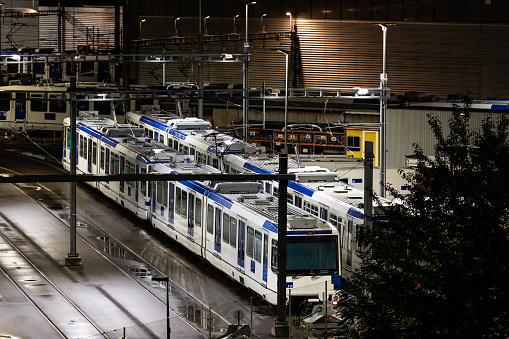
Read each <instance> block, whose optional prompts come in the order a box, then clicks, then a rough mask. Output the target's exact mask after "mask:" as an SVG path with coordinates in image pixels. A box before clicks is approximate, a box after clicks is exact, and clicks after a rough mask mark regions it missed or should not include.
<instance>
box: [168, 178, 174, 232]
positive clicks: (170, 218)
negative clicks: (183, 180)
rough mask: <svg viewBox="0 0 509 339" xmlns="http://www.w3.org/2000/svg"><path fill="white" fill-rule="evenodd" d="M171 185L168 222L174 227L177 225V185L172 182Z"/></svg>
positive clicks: (169, 189) (169, 188)
mask: <svg viewBox="0 0 509 339" xmlns="http://www.w3.org/2000/svg"><path fill="white" fill-rule="evenodd" d="M168 184H169V187H168V191H169V192H168V194H169V199H168V204H169V206H168V221H169V222H170V223H171V224H172V225H175V184H174V183H172V182H168Z"/></svg>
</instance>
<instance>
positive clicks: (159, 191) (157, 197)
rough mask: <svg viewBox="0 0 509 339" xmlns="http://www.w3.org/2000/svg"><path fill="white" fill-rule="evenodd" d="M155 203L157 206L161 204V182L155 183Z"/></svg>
mask: <svg viewBox="0 0 509 339" xmlns="http://www.w3.org/2000/svg"><path fill="white" fill-rule="evenodd" d="M156 201H157V203H158V204H161V205H162V204H163V182H162V181H156ZM165 206H166V205H165Z"/></svg>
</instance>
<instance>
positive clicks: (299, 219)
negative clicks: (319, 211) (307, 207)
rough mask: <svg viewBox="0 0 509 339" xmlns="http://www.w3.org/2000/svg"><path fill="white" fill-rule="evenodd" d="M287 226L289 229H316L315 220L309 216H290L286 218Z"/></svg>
mask: <svg viewBox="0 0 509 339" xmlns="http://www.w3.org/2000/svg"><path fill="white" fill-rule="evenodd" d="M287 220H288V226H289V227H290V228H291V229H313V228H316V219H315V218H313V217H312V216H310V215H304V216H302V215H291V216H288V217H287Z"/></svg>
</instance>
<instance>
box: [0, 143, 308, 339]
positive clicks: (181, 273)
mask: <svg viewBox="0 0 509 339" xmlns="http://www.w3.org/2000/svg"><path fill="white" fill-rule="evenodd" d="M2 146H4V145H1V144H0V147H2ZM10 146H12V147H13V148H12V149H16V148H17V147H18V145H10ZM22 146H23V148H25V149H24V150H23V152H17V153H15V154H16V156H19V158H16V160H15V161H11V160H12V159H13V158H14V155H13V154H14V153H12V152H10V151H9V150H10V148H9V146H7V147H2V150H3V151H2V153H4V152H6V154H10V158H11V159H9V160H10V161H7V162H6V161H2V160H1V159H4V160H5V159H6V157H5V156H1V157H0V166H1V167H3V168H0V172H3V171H4V168H5V167H9V168H11V169H13V170H15V171H17V172H19V173H23V174H34V173H37V174H55V173H58V172H59V171H60V168H59V164H58V163H56V162H51V161H50V160H48V157H47V156H46V155H44V156H42V159H41V157H37V156H35V157H34V156H33V155H38V152H37V149H35V150H34V149H33V146H32V145H30V144H26V143H25V144H23V145H22ZM46 146H49V145H46ZM47 148H49V149H50V151H49V152H50V153H53V154H55V156H59V154H60V149H61V147H60V146H59V145H58V143H55V144H54V145H52V147H47ZM21 159H25V160H21ZM28 196H30V197H31V198H28ZM62 198H63V200H62ZM67 201H69V184H67V183H45V184H44V186H42V185H39V184H37V183H33V184H21V185H17V186H16V187H15V186H13V185H6V184H3V185H0V206H1V208H0V212H1V213H3V214H4V215H5V216H6V217H7V219H8V220H9V221H10V223H9V222H6V223H5V225H6V226H5V227H7V228H9V227H11V226H9V224H12V226H14V227H17V228H18V229H19V231H21V233H19V232H18V234H17V235H16V234H11V235H10V236H11V237H13V240H11V241H12V242H13V243H21V244H23V243H24V242H27V243H28V244H29V245H30V246H32V248H29V247H27V246H29V245H23V246H25V247H24V248H23V251H24V252H25V251H26V252H27V253H31V257H33V258H32V260H33V262H34V263H35V264H36V266H37V267H40V268H41V271H42V272H43V273H44V274H45V275H48V277H50V278H51V279H52V280H54V281H55V282H56V283H55V285H56V286H58V288H59V289H61V290H62V291H63V292H64V293H65V294H66V295H67V294H68V295H69V296H70V299H71V300H72V301H73V303H75V304H76V306H77V308H78V309H80V310H82V311H83V312H84V313H85V314H86V315H87V317H88V318H89V319H90V320H91V321H92V322H93V323H95V324H97V325H96V326H97V327H98V328H99V329H100V331H103V332H111V337H115V338H118V337H120V336H121V335H122V331H124V328H126V329H127V330H128V331H136V333H137V334H136V335H133V334H131V335H130V336H129V335H127V336H128V337H134V338H144V337H147V338H151V337H153V338H157V337H166V333H165V330H166V319H165V312H166V308H165V305H164V303H165V298H166V286H165V284H164V283H160V282H157V283H156V282H153V281H152V280H151V278H152V277H153V276H157V277H161V276H168V277H169V279H170V284H169V286H168V292H169V296H170V302H169V305H170V310H171V312H170V327H171V331H172V336H173V337H174V338H203V337H208V336H209V335H210V334H212V335H215V336H216V337H217V336H219V335H221V333H224V331H225V330H226V327H227V326H228V324H232V323H236V320H235V311H236V310H241V311H242V312H243V313H244V314H245V317H244V319H243V320H242V321H241V323H243V324H249V323H250V322H251V302H252V304H253V306H252V310H253V316H252V319H253V329H254V330H253V333H254V335H253V337H255V338H272V337H273V336H272V335H271V329H270V328H271V326H272V324H273V323H274V320H275V308H274V307H272V306H270V305H268V304H266V303H265V302H264V301H263V300H261V299H260V298H258V297H257V296H255V295H254V294H253V293H251V292H250V291H248V290H247V289H245V288H243V287H242V286H240V285H238V284H236V283H234V282H233V281H231V280H230V279H228V278H227V277H226V276H224V275H223V274H222V273H219V272H218V271H215V270H213V269H211V268H210V267H208V266H207V264H206V263H205V262H204V261H202V260H200V259H199V258H198V257H196V256H194V255H192V254H190V253H189V252H187V251H186V250H185V249H183V248H181V247H180V246H179V245H178V244H176V243H175V242H173V241H171V240H170V239H168V238H167V237H165V236H163V235H162V234H159V233H158V232H157V231H156V230H154V229H152V228H151V227H150V226H149V225H147V224H144V223H142V222H140V221H139V220H137V219H136V218H135V217H134V216H133V215H131V214H128V213H125V212H124V211H123V210H122V209H121V208H120V207H119V206H118V205H116V204H114V203H112V202H111V201H109V200H107V199H106V198H105V197H104V196H102V195H100V194H98V193H97V192H96V191H94V190H92V189H90V188H87V187H86V186H82V185H78V191H77V210H78V212H79V214H78V217H77V218H78V224H77V233H78V234H79V235H80V236H81V237H82V240H78V243H77V252H78V253H79V254H80V256H81V257H82V258H83V265H82V266H81V267H75V268H69V267H65V264H64V258H65V256H66V255H67V253H68V252H69V229H68V227H67V224H68V220H69V209H68V204H67ZM0 216H1V215H0ZM5 227H4V228H5ZM4 228H2V227H0V232H4ZM14 231H15V230H14ZM14 231H13V232H11V233H15V232H14ZM20 234H25V235H24V236H22V235H20ZM9 252H10V251H9ZM0 255H3V252H1V251H0ZM25 283H26V282H25ZM4 284H5V285H7V286H9V284H8V283H7V282H6V281H5V278H4V277H0V295H3V294H5V293H4V292H3V291H4V290H5V291H10V290H12V289H13V287H12V286H10V287H5V289H4V287H3V286H4ZM45 285H48V284H47V283H45ZM45 295H49V294H47V293H46V294H45ZM18 298H20V297H19V296H18ZM44 298H46V299H47V300H46V301H48V302H49V304H50V305H54V306H55V307H56V308H57V309H58V308H59V306H58V305H59V304H61V303H56V302H55V303H53V299H51V298H49V297H42V298H41V300H40V303H42V302H43V300H44ZM1 300H2V299H0V314H2V313H1V312H2V307H3V304H2V303H1ZM20 306H21V305H20ZM66 307H68V305H67V306H66ZM27 308H30V307H29V305H28V304H27V305H23V307H20V309H19V316H20V317H23V316H24V315H25V314H26V315H27V316H28V315H30V314H31V313H34V312H35V311H30V312H27V311H26V309H27ZM50 308H51V306H50ZM63 309H64V308H62V310H63ZM12 314H16V312H14V313H12ZM66 314H67V313H66ZM68 314H72V313H71V312H69V313H68ZM14 317H15V316H12V317H11V319H12V318H14ZM78 318H79V317H76V319H78ZM2 319H4V318H3V317H2ZM62 319H65V317H63V318H62ZM41 322H42V323H44V321H43V320H41ZM61 322H65V321H63V320H62V321H61ZM2 323H3V322H2ZM2 323H0V334H2V331H5V330H9V328H10V327H9V328H7V327H6V326H4V325H2ZM9 323H15V320H11V321H9ZM65 323H66V324H70V325H67V326H71V329H72V328H78V327H80V326H81V325H80V326H76V324H77V323H79V324H82V323H83V321H82V320H80V321H79V322H78V321H77V320H74V322H70V321H67V322H65ZM87 326H88V327H90V326H91V327H92V328H93V325H90V324H89V325H87ZM14 327H16V326H14ZM64 327H65V326H64ZM41 328H42V327H41ZM71 329H68V331H71ZM94 330H95V333H94ZM48 331H51V330H50V329H48ZM100 331H99V330H97V329H95V328H93V329H90V328H85V325H83V326H82V328H81V329H80V330H79V331H77V332H79V333H81V334H77V333H76V332H69V333H70V334H71V335H69V336H67V335H66V337H69V338H78V337H80V338H85V337H89V338H92V337H93V338H96V337H97V338H104V337H110V333H108V334H106V335H105V334H102V335H99V336H97V335H98V333H99V332H100ZM119 333H120V335H119ZM131 333H133V332H131ZM10 335H16V334H15V333H14V332H13V333H10ZM18 335H19V336H20V337H26V338H30V337H31V336H26V335H25V336H23V335H21V334H18ZM53 337H54V336H49V337H48V338H53ZM292 337H294V338H305V337H307V336H306V335H305V334H303V333H302V332H300V331H297V330H296V329H293V330H292ZM39 338H44V336H39Z"/></svg>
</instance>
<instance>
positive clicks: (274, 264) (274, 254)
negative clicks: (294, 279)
mask: <svg viewBox="0 0 509 339" xmlns="http://www.w3.org/2000/svg"><path fill="white" fill-rule="evenodd" d="M270 254H271V255H270V268H271V269H272V272H274V273H278V271H279V266H278V265H279V262H278V251H277V240H276V239H272V245H271V249H270Z"/></svg>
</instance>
